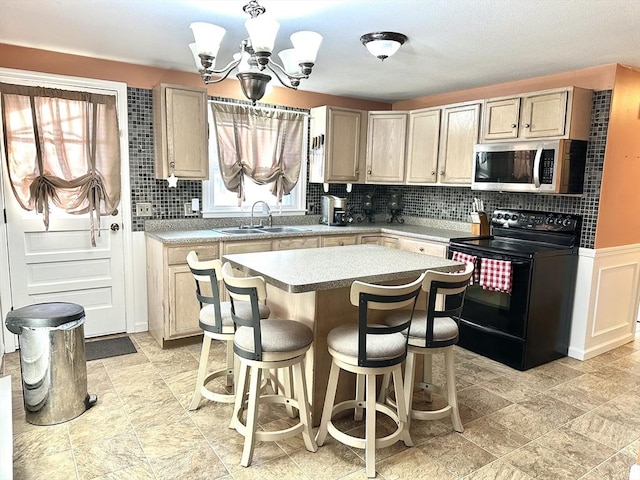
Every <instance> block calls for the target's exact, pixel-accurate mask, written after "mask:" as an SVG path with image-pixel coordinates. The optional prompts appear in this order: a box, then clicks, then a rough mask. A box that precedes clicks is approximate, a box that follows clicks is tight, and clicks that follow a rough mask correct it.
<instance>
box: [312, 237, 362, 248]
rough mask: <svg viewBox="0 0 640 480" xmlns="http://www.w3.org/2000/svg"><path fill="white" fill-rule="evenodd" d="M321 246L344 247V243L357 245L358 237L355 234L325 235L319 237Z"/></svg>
mask: <svg viewBox="0 0 640 480" xmlns="http://www.w3.org/2000/svg"><path fill="white" fill-rule="evenodd" d="M320 243H321V244H322V246H323V247H344V246H345V245H357V244H358V237H357V236H355V235H326V236H323V237H320Z"/></svg>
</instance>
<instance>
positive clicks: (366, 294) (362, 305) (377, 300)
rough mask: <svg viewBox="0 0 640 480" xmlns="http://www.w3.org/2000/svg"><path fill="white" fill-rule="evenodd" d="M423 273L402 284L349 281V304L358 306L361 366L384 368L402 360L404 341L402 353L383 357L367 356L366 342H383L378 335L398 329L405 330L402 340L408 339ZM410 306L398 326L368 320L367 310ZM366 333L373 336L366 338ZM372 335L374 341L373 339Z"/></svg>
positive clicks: (359, 358)
mask: <svg viewBox="0 0 640 480" xmlns="http://www.w3.org/2000/svg"><path fill="white" fill-rule="evenodd" d="M424 278H425V273H423V274H422V275H420V277H418V279H416V280H414V281H413V282H410V283H407V284H404V285H374V284H370V283H364V282H360V281H355V282H353V283H352V284H351V292H350V299H351V304H352V305H354V306H357V307H358V365H359V366H361V367H385V366H389V365H395V364H397V363H401V362H402V361H404V359H405V357H406V355H407V349H406V344H405V349H404V353H403V354H402V355H400V356H398V357H394V358H388V359H384V360H372V359H370V358H368V357H367V341H368V340H371V341H384V338H383V337H378V336H380V335H382V336H384V335H392V334H394V333H398V332H404V331H406V332H407V335H406V336H405V339H406V340H408V337H409V335H408V332H409V327H410V325H411V320H412V319H413V312H414V310H415V308H416V303H417V301H418V296H419V295H420V292H421V290H422V284H423V281H424ZM407 307H410V308H411V315H409V316H408V317H407V320H406V321H405V322H402V323H400V324H398V325H394V326H389V325H382V324H380V323H372V322H369V311H370V310H386V311H388V310H397V309H406V308H407ZM368 335H375V336H376V337H371V339H368V338H367V336H368ZM374 338H375V340H374Z"/></svg>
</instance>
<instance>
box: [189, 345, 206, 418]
mask: <svg viewBox="0 0 640 480" xmlns="http://www.w3.org/2000/svg"><path fill="white" fill-rule="evenodd" d="M210 348H211V337H208V336H207V335H203V337H202V348H201V350H200V364H199V365H198V375H197V376H196V388H195V390H194V392H193V398H192V399H191V405H189V410H197V409H198V407H199V406H200V400H201V399H202V394H201V393H200V392H201V390H202V387H203V385H204V378H205V377H206V376H207V366H208V364H209V350H210Z"/></svg>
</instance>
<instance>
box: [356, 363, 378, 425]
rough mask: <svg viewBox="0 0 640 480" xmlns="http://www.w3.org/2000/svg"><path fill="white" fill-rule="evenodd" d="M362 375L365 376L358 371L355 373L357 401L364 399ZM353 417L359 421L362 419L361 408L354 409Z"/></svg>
mask: <svg viewBox="0 0 640 480" xmlns="http://www.w3.org/2000/svg"><path fill="white" fill-rule="evenodd" d="M364 377H365V376H364V375H361V374H359V373H358V374H357V375H356V401H357V402H358V403H360V402H362V401H363V400H364ZM368 394H369V392H367V395H368ZM374 394H375V391H374ZM353 419H354V420H355V421H356V422H359V421H360V420H362V408H360V407H356V408H355V409H354V412H353Z"/></svg>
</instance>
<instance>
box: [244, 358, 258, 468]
mask: <svg viewBox="0 0 640 480" xmlns="http://www.w3.org/2000/svg"><path fill="white" fill-rule="evenodd" d="M261 376H262V369H261V368H259V367H252V368H251V380H250V382H249V404H248V406H247V424H246V429H245V437H244V448H243V450H242V459H241V460H240V465H242V466H243V467H248V466H249V465H251V459H252V458H253V449H254V447H255V444H256V429H257V427H258V403H259V402H258V400H259V397H260V381H261Z"/></svg>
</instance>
